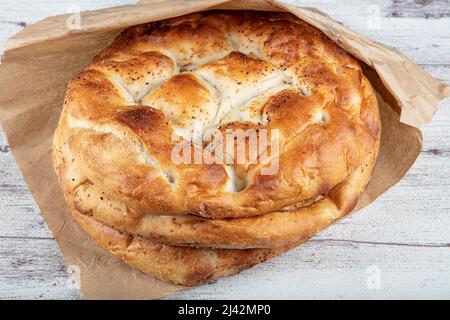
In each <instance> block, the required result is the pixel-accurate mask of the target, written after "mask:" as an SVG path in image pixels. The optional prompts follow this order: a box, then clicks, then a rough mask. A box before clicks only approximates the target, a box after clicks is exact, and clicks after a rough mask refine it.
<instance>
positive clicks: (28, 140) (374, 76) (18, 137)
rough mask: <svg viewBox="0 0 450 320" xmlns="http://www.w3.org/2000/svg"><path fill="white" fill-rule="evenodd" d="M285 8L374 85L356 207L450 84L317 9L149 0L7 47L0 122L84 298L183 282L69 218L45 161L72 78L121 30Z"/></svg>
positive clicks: (412, 141)
mask: <svg viewBox="0 0 450 320" xmlns="http://www.w3.org/2000/svg"><path fill="white" fill-rule="evenodd" d="M212 8H214V9H216V8H220V9H252V10H270V11H290V12H292V13H293V14H295V15H297V16H298V17H299V18H301V19H303V20H305V21H306V22H308V23H310V24H312V25H314V26H315V27H317V28H319V29H321V30H322V31H324V32H325V33H326V34H327V35H328V36H329V37H330V38H331V39H333V40H334V41H335V42H337V43H338V44H339V45H341V46H342V47H344V48H345V49H347V50H348V51H349V52H351V53H352V54H353V55H354V56H356V57H357V58H358V59H360V60H361V61H362V62H364V65H365V66H364V68H365V71H366V74H367V76H368V77H369V79H370V80H371V82H372V84H373V85H374V87H375V88H376V90H377V92H378V98H379V102H380V111H381V117H382V122H383V132H382V143H381V150H380V155H379V158H378V161H377V165H376V168H375V171H374V174H373V178H372V180H371V182H370V184H369V186H368V188H367V190H366V191H365V192H364V194H363V196H362V198H361V200H360V204H359V207H363V206H365V205H367V204H369V203H370V202H372V201H374V200H375V198H376V197H378V196H379V195H380V194H382V193H383V192H385V191H386V190H387V189H388V188H390V187H391V186H393V185H394V184H395V183H397V182H398V181H399V180H400V179H401V178H402V177H403V176H404V174H405V173H406V171H407V170H408V169H409V168H410V167H411V165H412V164H413V163H414V161H415V159H416V158H417V156H418V155H419V153H420V151H421V149H422V136H421V133H420V130H419V129H417V127H419V126H420V125H421V124H424V123H427V122H429V121H430V120H431V118H432V117H433V114H434V113H435V111H436V110H437V108H438V100H440V99H443V98H445V97H448V96H450V87H449V86H447V85H445V84H444V83H441V82H439V81H438V80H436V79H434V78H433V77H432V76H431V75H429V74H428V73H427V72H426V71H424V70H423V69H422V68H420V67H419V66H417V65H416V64H414V62H412V61H410V60H409V59H408V58H406V57H405V56H403V55H402V54H400V53H398V52H396V51H395V50H393V49H391V48H389V47H387V46H385V45H383V44H380V43H376V42H373V41H370V40H368V39H365V38H363V37H361V36H360V35H358V34H356V33H354V32H352V31H350V30H348V29H347V28H345V27H344V26H342V25H341V24H339V23H337V22H336V21H334V20H332V19H331V18H330V17H328V16H327V15H325V14H323V13H321V12H319V11H317V10H315V9H306V8H299V7H295V6H292V5H287V4H283V3H282V2H280V1H278V0H273V1H270V0H250V1H239V0H237V1H226V0H207V1H206V0H166V1H164V0H147V1H142V2H141V3H140V4H137V5H129V6H123V7H116V8H110V9H104V10H97V11H91V12H85V13H82V14H81V19H80V22H81V26H80V28H79V29H72V28H70V27H71V24H70V23H68V21H69V22H70V19H72V18H73V16H71V15H61V16H56V17H51V18H48V19H45V20H43V21H40V22H38V23H36V24H34V25H32V26H30V27H28V28H26V29H24V30H22V31H21V32H19V33H18V34H17V35H15V36H14V37H13V38H11V39H10V40H9V41H8V42H7V45H6V50H5V53H4V57H3V63H2V65H1V66H0V119H1V124H2V126H3V129H4V131H5V133H6V135H7V137H8V140H9V144H10V147H11V150H12V152H13V155H14V157H15V159H16V161H17V163H18V165H19V167H20V169H21V170H22V173H23V175H24V177H25V180H26V181H27V183H28V185H29V188H30V191H31V192H32V194H33V196H34V198H35V200H36V202H37V203H38V205H39V208H40V209H41V212H42V215H43V216H44V217H45V219H46V221H47V224H48V226H49V228H50V230H51V231H52V232H53V235H54V236H55V239H56V240H57V242H58V245H59V247H60V249H61V251H62V253H63V255H64V258H65V261H66V263H67V264H68V265H74V266H77V267H76V268H75V269H74V270H78V268H79V270H80V272H81V291H82V293H83V295H84V296H85V297H86V298H90V299H107V298H108V299H124V298H129V299H142V298H158V297H163V296H166V295H168V294H171V293H173V292H175V291H177V290H180V289H182V287H180V286H175V285H172V284H169V283H166V282H162V281H159V280H156V279H154V278H152V277H150V276H147V275H145V274H143V273H142V272H140V271H137V270H135V269H133V268H131V267H129V266H128V265H126V264H125V263H123V262H121V261H119V260H117V259H116V258H113V257H111V256H110V255H109V254H108V253H107V252H105V251H103V250H102V249H100V248H99V247H97V245H95V243H94V242H93V241H91V240H89V239H88V238H87V236H86V235H85V233H84V232H82V231H81V229H80V228H79V227H78V226H77V225H76V223H74V221H73V220H72V218H71V216H70V214H69V212H68V210H67V208H66V205H65V203H64V199H63V195H62V191H61V189H60V187H59V184H58V182H57V178H56V175H55V174H54V172H53V168H52V165H51V143H52V137H53V131H54V129H55V128H56V125H57V121H58V119H59V115H60V111H61V108H62V105H63V100H64V95H65V90H66V86H67V84H68V82H69V80H70V79H71V78H72V77H73V76H74V75H75V74H76V73H77V72H79V71H81V70H82V69H83V68H84V66H85V65H86V64H87V63H88V61H89V60H90V59H91V58H92V57H93V56H94V55H95V54H96V53H97V52H98V51H100V50H101V49H102V48H104V47H106V46H107V45H108V44H109V43H110V42H111V41H112V39H113V38H114V37H115V36H116V35H117V34H118V32H120V30H121V29H123V28H126V27H128V26H131V25H135V24H140V23H145V22H151V21H157V20H162V19H166V18H171V17H175V16H180V15H183V14H187V13H192V12H196V11H202V10H207V9H212Z"/></svg>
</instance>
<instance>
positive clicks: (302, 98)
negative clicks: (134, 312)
mask: <svg viewBox="0 0 450 320" xmlns="http://www.w3.org/2000/svg"><path fill="white" fill-rule="evenodd" d="M212 129H214V130H218V131H219V132H221V133H223V134H227V132H228V130H230V129H242V130H247V129H255V130H256V131H255V132H256V133H255V134H256V135H257V136H258V138H259V139H260V138H261V135H262V132H263V131H264V130H267V132H269V133H271V132H274V131H276V130H278V132H279V136H278V138H277V142H278V143H279V148H278V149H273V148H272V147H270V148H269V150H268V153H269V154H270V158H269V159H272V158H274V157H276V158H277V159H278V161H279V162H278V165H279V168H278V170H276V171H274V172H273V174H269V175H267V174H263V171H264V170H266V169H267V168H268V166H269V164H268V162H267V159H263V157H262V156H261V155H259V154H258V157H257V161H256V162H250V161H248V160H249V158H250V153H249V152H250V151H248V150H250V146H249V143H250V142H249V141H247V140H245V139H244V144H245V146H246V148H247V149H245V150H247V151H246V152H245V161H244V162H243V163H232V164H224V163H221V162H220V161H219V162H211V161H210V160H213V159H218V158H219V155H218V154H217V152H216V150H218V149H220V148H221V147H223V141H222V144H220V142H218V141H216V140H214V141H210V142H208V143H206V142H205V141H202V133H204V132H207V131H208V130H212ZM380 131H381V127H380V119H379V114H378V104H377V100H376V97H375V93H374V91H373V89H372V87H371V85H370V83H369V81H368V80H367V79H366V78H365V76H364V75H363V73H362V71H361V68H360V66H359V64H358V62H357V61H356V60H355V59H354V58H353V57H351V56H350V55H349V54H348V53H346V52H345V51H344V50H342V49H341V48H340V47H338V46H337V45H336V44H334V43H333V42H332V41H331V40H329V39H328V38H327V37H326V36H325V35H324V34H323V33H322V32H320V31H319V30H317V29H315V28H313V27H312V26H310V25H308V24H306V23H304V22H302V21H299V20H298V19H297V18H295V17H294V16H292V15H290V14H281V13H254V12H207V13H201V14H194V15H188V16H184V17H179V18H176V19H172V20H167V21H163V22H158V23H152V24H147V25H141V26H136V27H133V28H129V29H127V30H126V31H124V32H123V33H122V34H121V35H120V36H119V37H118V38H117V39H116V40H115V41H114V43H113V44H112V45H111V46H110V47H109V48H106V49H105V50H104V51H102V52H101V53H100V54H99V55H98V56H97V57H95V58H94V60H93V61H92V63H91V64H90V65H89V66H88V67H87V68H86V70H84V71H83V72H81V73H80V74H79V75H78V76H77V77H75V78H74V79H73V80H72V82H71V83H70V85H69V89H68V91H67V95H66V101H65V105H64V109H63V113H62V116H61V120H60V124H59V126H58V129H57V131H56V133H55V141H54V152H53V157H54V163H55V168H56V171H57V173H58V176H59V179H60V181H61V184H62V186H63V189H64V193H65V196H66V200H67V202H68V204H69V206H70V208H71V210H72V213H73V215H74V216H75V218H76V219H77V221H79V222H80V224H81V225H82V226H83V227H84V228H85V229H86V231H87V232H88V233H89V234H90V235H91V237H93V238H94V239H95V240H96V241H97V242H99V243H100V245H102V246H103V247H105V248H106V249H107V250H109V251H111V252H112V253H113V254H115V255H116V256H119V257H121V258H122V259H124V260H125V261H127V262H128V263H130V264H132V265H134V266H136V267H138V268H139V269H141V270H143V271H145V272H148V273H150V274H153V275H155V276H156V277H159V278H161V279H166V280H170V281H174V282H177V283H181V284H186V285H192V284H198V283H202V282H206V281H210V280H211V279H215V278H217V277H220V276H223V275H227V274H232V273H235V272H238V271H239V270H240V269H242V268H246V267H249V266H251V265H253V264H255V263H258V262H260V261H262V260H265V258H268V257H271V256H273V255H274V254H277V253H279V252H282V251H285V250H286V249H287V248H288V247H291V246H293V245H295V244H297V243H301V242H303V241H305V240H306V239H308V238H309V237H311V236H312V235H313V234H315V233H316V232H318V231H319V230H321V229H323V228H325V227H326V226H328V225H330V224H331V223H332V222H334V221H335V220H337V219H339V218H341V217H343V216H344V215H346V214H347V213H349V212H350V211H351V210H352V209H353V208H354V207H355V206H356V204H357V201H358V199H359V196H360V195H361V193H362V192H363V190H364V188H365V186H366V184H367V183H368V181H369V179H370V176H371V173H372V170H373V167H374V164H375V160H376V156H377V153H378V148H379V142H380ZM174 137H175V139H174ZM188 138H192V143H190V144H189V146H188V147H187V149H188V150H189V151H190V152H191V153H192V154H195V153H196V152H200V154H201V155H202V157H203V159H204V161H203V162H202V163H195V161H191V162H187V163H179V162H176V161H174V158H173V156H174V154H173V151H174V150H176V147H177V144H178V143H179V142H180V141H182V140H183V139H185V140H186V139H188ZM232 141H234V142H231V143H233V145H232V146H230V147H231V150H233V151H235V150H236V149H237V148H238V142H239V139H236V140H232ZM226 147H227V148H228V146H226ZM226 150H227V151H226V152H225V154H224V155H222V156H223V157H224V158H221V159H222V160H223V159H226V158H227V157H228V156H229V154H228V153H227V152H229V149H226ZM193 159H194V158H191V159H190V160H193ZM108 239H110V240H108ZM130 239H132V240H130ZM130 241H131V242H132V243H133V245H131V246H130ZM188 247H196V248H197V249H194V248H188ZM161 248H164V250H163V251H164V252H165V253H164V254H163V255H161ZM250 248H259V249H250ZM280 248H281V249H280ZM226 249H228V250H226ZM236 249H240V250H236ZM206 252H208V254H206ZM211 252H214V254H212V256H214V257H215V258H214V263H212V262H211V261H212V260H211ZM208 257H209V258H208ZM208 259H209V260H208ZM230 261H231V262H230Z"/></svg>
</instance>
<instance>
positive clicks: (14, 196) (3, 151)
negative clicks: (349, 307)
mask: <svg viewBox="0 0 450 320" xmlns="http://www.w3.org/2000/svg"><path fill="white" fill-rule="evenodd" d="M133 2H134V1H132V0H96V1H90V0H40V1H34V0H0V46H1V48H3V44H4V42H5V41H6V39H7V38H9V37H10V36H12V35H13V34H14V33H16V32H18V31H19V30H21V29H22V28H23V27H24V26H26V25H29V24H30V23H32V22H35V21H37V20H40V19H42V18H44V17H47V16H50V15H55V14H59V13H66V12H68V11H74V10H79V9H81V10H89V9H97V8H102V7H108V6H115V5H121V4H129V3H133ZM286 2H296V3H298V4H301V5H303V6H315V7H317V8H319V9H321V10H323V11H325V12H326V13H328V14H330V15H331V16H333V17H334V18H335V19H337V20H339V21H341V22H343V23H344V24H345V25H347V26H349V27H350V28H352V29H353V30H355V31H357V32H360V33H362V34H364V35H366V36H368V37H369V38H372V39H375V40H379V41H382V42H384V43H386V44H388V45H390V46H393V47H395V48H397V49H399V50H400V51H402V52H403V53H405V54H407V55H408V56H410V57H411V58H412V59H414V60H415V61H416V62H417V63H419V64H421V65H422V66H423V67H425V69H427V70H428V71H429V72H431V73H432V74H433V75H434V76H436V77H438V78H440V79H442V80H444V81H446V82H447V83H450V0H435V1H431V0H426V1H425V0H417V1H410V0H408V1H406V0H394V1H389V0H365V1H360V0H341V1H339V4H338V3H337V1H325V0H317V1H292V0H290V1H288V0H286ZM0 91H1V88H0ZM449 107H450V101H449V100H447V101H445V102H443V103H442V105H441V108H440V110H439V111H438V113H437V115H436V117H435V119H434V121H433V123H432V124H430V125H427V126H425V127H424V128H423V133H424V140H425V146H424V150H423V152H422V154H421V155H420V158H419V159H418V161H417V162H416V163H415V165H414V166H413V168H412V169H411V170H410V172H409V173H408V174H407V175H406V176H405V178H404V179H403V180H402V181H401V182H400V183H399V184H398V185H396V186H395V187H394V188H392V189H391V190H389V191H388V192H386V193H385V194H384V195H383V196H381V197H380V198H379V199H378V200H377V201H375V202H374V203H373V204H372V205H371V206H369V207H368V208H366V209H364V210H362V211H360V212H359V213H357V214H356V215H354V216H352V217H350V218H348V219H345V220H344V221H342V222H340V223H338V224H336V225H334V226H332V227H330V228H328V229H327V230H325V231H323V232H322V233H320V234H319V235H317V236H316V237H314V238H313V239H312V240H311V241H309V242H308V243H307V244H305V245H303V246H301V247H299V248H297V249H295V250H292V251H291V252H288V253H287V254H285V255H283V256H281V257H278V258H276V259H273V260H271V261H269V262H267V263H265V264H262V265H260V266H257V267H256V268H253V269H251V270H248V271H246V272H244V273H242V274H240V275H238V276H234V277H230V278H226V279H221V280H219V281H218V282H216V283H214V284H211V285H207V286H203V287H199V288H195V289H192V290H189V291H185V292H183V293H180V294H177V295H176V296H175V298H182V299H184V298H194V299H206V298H211V299H214V298H225V299H227V298H228V299H231V298H234V299H245V298H249V299H252V298H253V299H266V298H273V299H278V298H280V299H289V298H332V299H335V298H450V108H449ZM67 277H68V275H67V271H66V267H65V265H64V262H63V259H62V257H61V254H60V252H59V250H58V248H57V246H56V243H55V242H54V240H53V238H52V235H51V234H50V233H49V231H48V230H47V227H46V225H45V222H44V220H43V218H42V217H41V215H40V213H39V209H38V208H37V206H36V204H35V202H34V201H33V199H32V197H31V195H30V193H29V191H28V189H27V186H26V184H25V182H24V181H23V178H22V176H21V174H20V172H19V170H18V168H17V166H16V164H15V162H14V159H13V157H12V155H11V153H10V152H9V148H8V142H7V140H6V138H5V136H4V134H3V132H1V130H0V298H3V299H10V298H20V299H29V298H38V299H78V298H80V293H79V292H78V291H77V290H76V289H72V288H71V287H70V286H68V285H66V280H67Z"/></svg>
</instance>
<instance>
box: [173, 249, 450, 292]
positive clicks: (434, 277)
mask: <svg viewBox="0 0 450 320" xmlns="http://www.w3.org/2000/svg"><path fill="white" fill-rule="evenodd" d="M449 266H450V250H449V249H448V248H447V247H424V246H401V245H398V246H393V245H383V244H371V243H367V244H366V243H359V244H355V243H353V242H351V243H346V242H345V241H329V240H320V241H318V240H316V241H314V240H313V241H310V242H308V243H306V244H305V245H303V246H301V247H299V248H297V249H295V250H292V251H290V252H287V253H286V254H284V255H282V256H280V257H277V258H275V259H273V260H271V261H268V262H267V263H265V264H264V265H261V266H257V267H256V268H255V269H253V270H247V271H245V272H244V273H242V274H240V275H237V276H234V277H232V278H224V279H219V280H218V281H217V282H216V283H214V284H211V285H207V286H203V287H199V288H194V289H191V290H189V291H186V292H182V293H180V294H176V295H175V296H172V297H170V298H171V299H187V298H188V299H227V298H228V299H229V298H231V297H233V298H234V299H271V298H272V299H273V298H274V293H276V299H315V298H320V299H344V298H345V299H377V298H378V299H381V298H383V299H393V298H396V299H407V298H441V299H443V298H447V299H448V298H449V297H450V291H449V288H450V277H449V276H448V275H449V273H448V270H449ZM377 274H379V280H380V282H379V284H380V286H379V287H378V286H376V284H377V281H375V279H376V276H377ZM236 283H239V285H236ZM368 283H369V285H368ZM264 288H267V290H264ZM269 288H270V289H269ZM377 288H378V289H377Z"/></svg>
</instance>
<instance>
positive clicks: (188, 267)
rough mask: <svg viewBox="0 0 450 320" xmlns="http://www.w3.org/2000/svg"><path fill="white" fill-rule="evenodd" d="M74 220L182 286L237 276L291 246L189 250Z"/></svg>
mask: <svg viewBox="0 0 450 320" xmlns="http://www.w3.org/2000/svg"><path fill="white" fill-rule="evenodd" d="M72 215H73V216H74V218H75V220H76V221H77V222H78V223H79V224H80V225H81V226H82V227H83V229H84V230H85V231H86V233H87V234H88V235H89V236H90V237H91V238H92V239H94V240H95V241H96V242H97V243H98V244H99V245H100V246H101V247H103V248H104V249H106V250H108V251H109V252H110V253H111V254H113V255H114V256H116V257H118V258H120V259H122V260H123V261H125V262H127V263H128V264H130V265H131V266H133V267H135V268H138V269H139V270H142V271H144V272H145V273H148V274H150V275H152V276H154V277H156V278H158V279H161V280H165V281H171V282H174V283H176V284H180V285H184V286H195V285H200V284H204V283H208V282H211V281H214V280H216V279H217V278H220V277H225V276H229V275H232V274H236V273H239V272H241V271H243V270H245V269H248V268H251V267H252V266H254V265H256V264H258V263H261V262H264V261H266V260H268V259H270V258H272V257H274V256H275V255H278V254H280V253H283V252H285V251H287V250H289V249H290V248H292V247H294V244H291V245H288V246H284V247H281V248H272V249H246V250H223V249H222V250H221V249H193V248H187V247H175V246H170V245H165V244H162V243H160V242H157V241H154V240H149V239H144V238H141V237H133V236H131V235H128V234H125V233H121V232H119V231H117V230H115V229H113V228H110V227H108V226H105V225H103V224H101V223H99V222H97V221H95V220H94V219H92V218H90V217H88V216H86V215H83V214H80V213H78V212H77V210H76V209H72Z"/></svg>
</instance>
